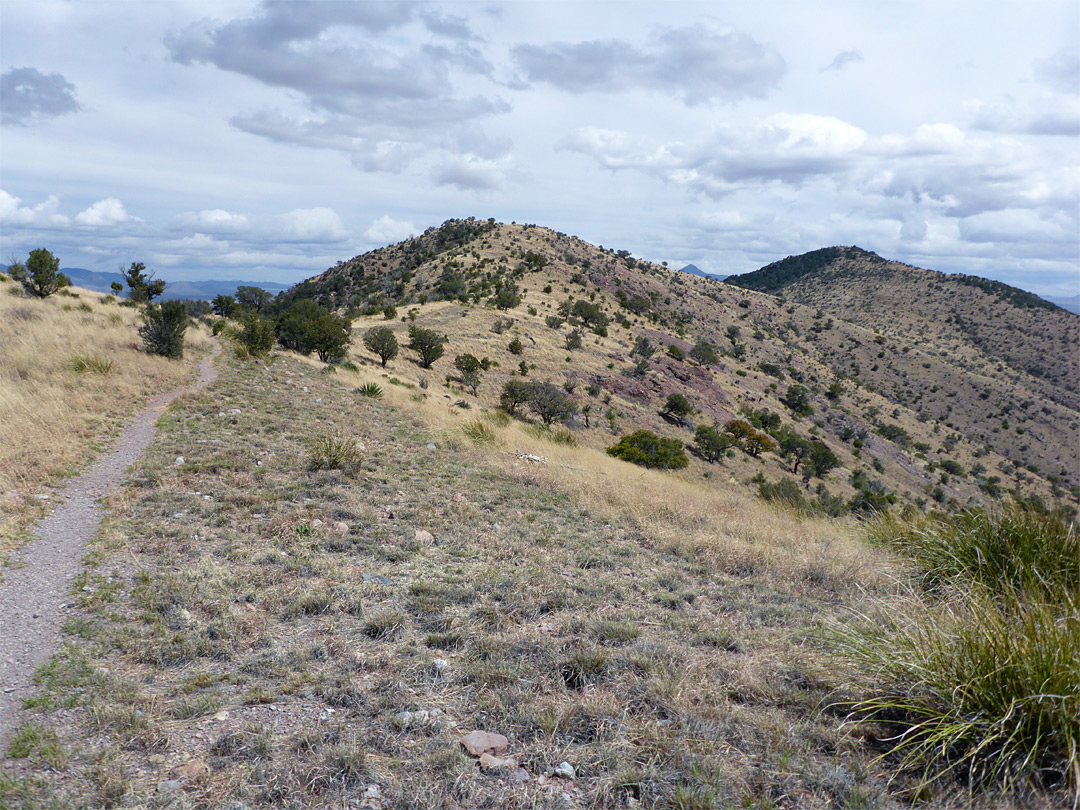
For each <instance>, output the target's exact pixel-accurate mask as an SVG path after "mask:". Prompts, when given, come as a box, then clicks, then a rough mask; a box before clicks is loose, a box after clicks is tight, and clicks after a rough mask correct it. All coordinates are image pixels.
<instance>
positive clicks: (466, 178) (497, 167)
mask: <svg viewBox="0 0 1080 810" xmlns="http://www.w3.org/2000/svg"><path fill="white" fill-rule="evenodd" d="M510 172H511V167H510V165H509V162H508V161H506V160H484V159H483V158H479V157H476V156H475V155H463V156H456V157H452V158H450V159H448V160H447V161H445V162H444V163H443V164H442V165H441V166H439V167H438V168H437V169H436V170H435V171H434V173H433V175H432V179H433V180H434V181H435V182H436V183H438V184H439V185H441V186H454V187H455V188H459V189H461V190H462V191H491V190H496V189H502V188H505V187H506V184H507V180H508V179H509V176H510Z"/></svg>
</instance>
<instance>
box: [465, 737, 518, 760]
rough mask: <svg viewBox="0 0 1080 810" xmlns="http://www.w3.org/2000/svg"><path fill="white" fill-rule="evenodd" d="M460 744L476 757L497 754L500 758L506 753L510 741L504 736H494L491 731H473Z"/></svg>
mask: <svg viewBox="0 0 1080 810" xmlns="http://www.w3.org/2000/svg"><path fill="white" fill-rule="evenodd" d="M458 742H460V743H461V744H462V745H463V746H465V750H466V751H468V752H469V753H470V754H472V755H473V756H474V757H478V756H480V755H482V754H495V755H496V756H498V755H500V754H502V753H504V752H505V751H506V749H507V748H508V747H509V745H510V740H508V739H506V737H504V736H503V735H502V734H494V733H492V732H490V731H471V732H469V733H468V734H466V735H465V736H464V737H462V738H461V739H460V740H458Z"/></svg>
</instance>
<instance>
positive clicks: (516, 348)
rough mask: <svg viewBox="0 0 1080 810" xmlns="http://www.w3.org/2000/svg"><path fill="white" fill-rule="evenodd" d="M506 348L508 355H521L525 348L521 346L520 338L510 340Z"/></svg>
mask: <svg viewBox="0 0 1080 810" xmlns="http://www.w3.org/2000/svg"><path fill="white" fill-rule="evenodd" d="M506 348H507V349H508V350H509V351H510V354H521V353H522V352H523V351H525V347H524V346H523V345H522V343H521V339H520V338H514V339H513V340H511V341H510V345H509V346H507V347H506Z"/></svg>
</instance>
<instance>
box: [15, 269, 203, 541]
mask: <svg viewBox="0 0 1080 810" xmlns="http://www.w3.org/2000/svg"><path fill="white" fill-rule="evenodd" d="M21 293H22V289H21V287H20V286H19V285H18V284H16V283H15V282H13V281H11V280H10V279H9V278H8V277H7V276H6V275H3V274H0V346H3V352H2V355H3V357H2V360H0V554H2V553H4V552H6V551H9V550H10V549H12V548H13V547H14V546H15V545H16V544H17V543H18V542H19V541H20V540H21V539H23V538H25V536H26V535H25V530H26V527H27V525H28V524H29V522H30V521H31V520H32V519H33V518H34V517H36V516H38V515H39V514H41V511H42V510H43V509H45V508H46V507H47V506H48V500H49V498H51V497H55V492H56V487H57V486H59V485H60V484H62V483H63V479H64V478H65V477H67V476H70V475H71V474H72V473H73V472H75V471H76V470H78V469H81V468H82V467H84V466H85V465H86V463H87V462H88V460H89V459H90V458H92V457H93V456H94V455H95V454H96V453H98V452H100V450H101V449H102V448H103V447H105V446H107V443H108V440H109V439H110V438H111V437H113V436H115V435H116V434H117V432H118V428H119V426H120V425H122V424H123V422H124V420H125V418H126V417H128V416H130V415H131V414H132V413H134V412H135V410H136V409H138V408H139V407H141V404H142V403H143V402H145V401H146V400H147V399H148V398H149V397H151V396H152V395H154V394H157V393H160V392H162V391H169V390H172V389H173V388H176V387H177V386H178V385H180V384H181V383H182V382H183V381H185V380H187V379H189V378H191V377H192V376H193V374H194V368H195V363H196V359H197V356H198V355H199V353H200V349H202V348H205V347H206V346H207V345H208V344H207V343H206V338H205V337H200V336H198V335H197V334H195V333H194V332H192V334H191V335H190V339H189V346H190V351H189V356H188V358H187V359H186V360H185V361H183V362H176V361H172V360H167V359H165V358H163V357H157V356H152V355H149V354H146V353H145V352H144V351H142V348H141V343H140V339H139V336H138V334H137V332H136V327H137V323H138V320H139V315H138V312H137V310H135V309H133V308H129V307H124V306H120V304H119V302H117V301H116V300H115V299H113V298H112V297H111V296H104V295H100V294H98V293H93V292H89V291H87V290H82V289H79V288H74V287H73V288H66V289H63V290H61V291H60V292H58V293H57V294H55V295H53V296H50V297H49V298H44V299H41V298H35V297H28V296H24V295H22V294H21Z"/></svg>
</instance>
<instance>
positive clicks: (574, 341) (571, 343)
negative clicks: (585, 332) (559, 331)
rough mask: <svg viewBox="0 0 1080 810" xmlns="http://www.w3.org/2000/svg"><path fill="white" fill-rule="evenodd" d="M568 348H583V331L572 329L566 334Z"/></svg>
mask: <svg viewBox="0 0 1080 810" xmlns="http://www.w3.org/2000/svg"><path fill="white" fill-rule="evenodd" d="M566 348H567V350H568V351H573V350H574V349H580V348H581V331H580V330H578V329H571V330H570V331H569V332H568V333H567V335H566Z"/></svg>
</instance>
